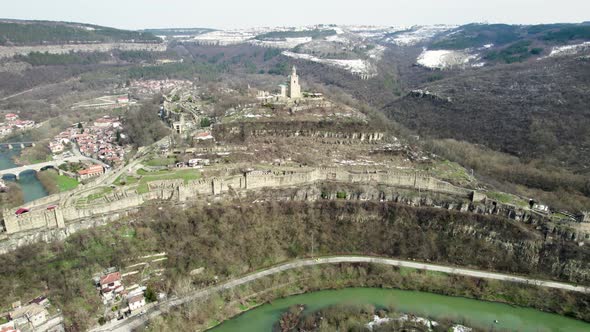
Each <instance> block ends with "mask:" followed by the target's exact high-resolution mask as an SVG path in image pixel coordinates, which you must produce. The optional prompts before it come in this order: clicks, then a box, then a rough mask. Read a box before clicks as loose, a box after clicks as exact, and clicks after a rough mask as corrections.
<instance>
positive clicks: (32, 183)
mask: <svg viewBox="0 0 590 332" xmlns="http://www.w3.org/2000/svg"><path fill="white" fill-rule="evenodd" d="M20 153H21V150H19V149H14V150H5V151H1V152H0V169H9V168H14V167H18V166H17V165H16V164H15V163H14V158H15V157H17V156H18V155H19V154H20ZM6 183H7V184H8V183H13V184H15V188H16V189H15V191H14V192H15V193H16V195H17V196H16V197H22V199H20V200H14V199H13V198H12V197H11V198H10V201H11V202H13V203H15V205H22V204H24V203H26V202H30V201H32V200H35V199H39V198H42V197H45V196H47V191H46V190H45V188H43V185H42V184H41V182H39V180H38V179H37V176H36V174H35V173H31V172H26V173H23V174H21V175H20V178H19V179H18V180H16V181H14V178H12V180H10V179H8V180H7V181H6ZM17 202H18V203H17ZM11 204H12V203H11ZM2 207H6V206H4V205H3V206H2Z"/></svg>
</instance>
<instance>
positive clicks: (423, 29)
mask: <svg viewBox="0 0 590 332" xmlns="http://www.w3.org/2000/svg"><path fill="white" fill-rule="evenodd" d="M455 27H456V26H454V25H428V26H420V27H414V28H412V30H411V31H408V32H402V33H399V34H397V35H395V36H393V37H391V38H388V39H387V41H388V42H391V43H393V44H396V45H398V46H412V45H416V44H418V43H421V42H423V41H426V40H428V39H430V38H432V37H434V36H435V35H437V34H439V33H441V32H445V31H449V30H451V29H454V28H455Z"/></svg>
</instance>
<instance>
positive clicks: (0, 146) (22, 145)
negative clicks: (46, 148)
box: [0, 142, 35, 150]
mask: <svg viewBox="0 0 590 332" xmlns="http://www.w3.org/2000/svg"><path fill="white" fill-rule="evenodd" d="M30 146H35V142H6V143H0V149H9V150H12V149H14V147H17V148H21V149H24V148H26V147H30Z"/></svg>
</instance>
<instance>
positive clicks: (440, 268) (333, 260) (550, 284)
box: [91, 256, 590, 332]
mask: <svg viewBox="0 0 590 332" xmlns="http://www.w3.org/2000/svg"><path fill="white" fill-rule="evenodd" d="M338 263H374V264H384V265H390V266H398V267H408V268H413V269H417V270H425V271H436V272H443V273H448V274H454V275H462V276H468V277H475V278H483V279H495V280H502V281H508V282H518V283H525V284H528V285H535V286H539V287H547V288H555V289H562V290H566V291H574V292H582V293H590V287H585V286H575V285H571V284H566V283H562V282H555V281H547V280H540V279H534V278H527V277H522V276H515V275H510V274H504V273H495V272H486V271H478V270H471V269H465V268H458V267H453V266H445V265H436V264H427V263H419V262H414V261H405V260H399V259H392V258H380V257H369V256H335V257H323V258H317V259H302V260H296V261H293V262H289V263H285V264H281V265H278V266H275V267H271V268H268V269H266V270H263V271H259V272H255V273H252V274H249V275H247V276H244V277H239V278H234V279H231V280H229V281H226V282H224V283H222V284H220V285H217V286H214V287H210V288H206V289H202V290H197V291H194V292H191V293H190V294H187V295H185V296H182V297H180V298H171V299H169V300H166V301H163V302H161V303H159V304H157V305H154V306H152V307H150V308H149V309H146V310H145V311H146V313H145V314H143V315H134V316H131V317H129V318H128V319H126V320H124V321H117V322H114V323H112V324H106V325H104V326H101V327H97V328H94V329H92V330H91V331H94V332H102V331H117V332H123V331H132V330H133V329H134V328H137V327H140V326H142V325H143V324H145V323H146V322H147V321H148V320H150V319H153V318H155V317H157V316H159V315H161V314H162V313H163V312H165V311H168V310H170V309H171V308H173V307H177V306H179V305H182V304H185V303H187V302H191V301H195V300H199V299H204V298H207V297H208V296H209V295H211V294H213V293H216V292H219V291H222V290H227V289H232V288H235V287H237V286H240V285H243V284H246V283H249V282H251V281H254V280H257V279H260V278H264V277H267V276H270V275H273V274H277V273H281V272H284V271H287V270H291V269H295V268H300V267H305V266H313V265H320V264H338Z"/></svg>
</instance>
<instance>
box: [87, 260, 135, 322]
mask: <svg viewBox="0 0 590 332" xmlns="http://www.w3.org/2000/svg"><path fill="white" fill-rule="evenodd" d="M94 282H95V285H96V288H97V289H98V291H99V292H100V295H101V297H102V301H103V303H104V304H105V305H109V306H110V305H116V304H119V305H118V306H117V308H118V310H116V312H115V317H114V319H118V318H120V317H122V316H123V317H124V316H127V315H130V314H132V313H133V312H136V311H137V310H139V309H140V308H142V307H144V306H145V305H146V299H145V296H144V292H145V290H146V287H136V288H135V289H133V290H127V289H125V286H124V285H123V281H122V275H121V272H119V271H116V270H115V269H114V268H110V269H107V270H106V271H105V273H103V274H102V275H101V276H99V277H97V278H95V279H94Z"/></svg>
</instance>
